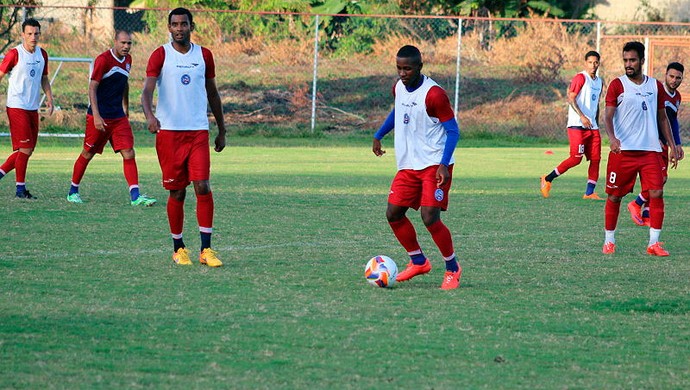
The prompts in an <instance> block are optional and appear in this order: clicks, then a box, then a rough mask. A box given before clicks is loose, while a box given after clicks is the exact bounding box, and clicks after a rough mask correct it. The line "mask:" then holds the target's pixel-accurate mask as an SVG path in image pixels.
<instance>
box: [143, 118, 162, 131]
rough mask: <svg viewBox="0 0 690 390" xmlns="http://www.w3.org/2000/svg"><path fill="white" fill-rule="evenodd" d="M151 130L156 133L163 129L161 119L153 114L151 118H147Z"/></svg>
mask: <svg viewBox="0 0 690 390" xmlns="http://www.w3.org/2000/svg"><path fill="white" fill-rule="evenodd" d="M146 122H147V125H148V129H149V132H151V134H156V133H157V132H159V131H160V129H161V121H159V120H158V118H156V117H155V116H152V117H151V118H149V119H147V120H146Z"/></svg>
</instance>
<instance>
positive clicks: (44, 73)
mask: <svg viewBox="0 0 690 390" xmlns="http://www.w3.org/2000/svg"><path fill="white" fill-rule="evenodd" d="M41 55H42V56H43V61H45V63H46V66H44V67H43V75H44V76H47V75H48V53H47V52H46V51H45V50H43V48H41Z"/></svg>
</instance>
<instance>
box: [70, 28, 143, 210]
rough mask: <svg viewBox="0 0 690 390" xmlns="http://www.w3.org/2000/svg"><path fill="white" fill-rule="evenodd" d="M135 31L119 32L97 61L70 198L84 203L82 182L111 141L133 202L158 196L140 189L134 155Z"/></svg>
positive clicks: (90, 85)
mask: <svg viewBox="0 0 690 390" xmlns="http://www.w3.org/2000/svg"><path fill="white" fill-rule="evenodd" d="M131 48H132V35H131V34H130V33H128V32H126V31H117V32H116V33H115V42H114V44H113V47H112V48H111V49H108V50H106V51H105V52H103V53H101V54H100V55H99V56H98V57H96V60H95V61H94V63H93V69H92V70H91V79H90V80H89V101H90V103H91V104H89V108H88V110H87V112H86V132H85V133H86V134H85V137H84V148H83V149H82V151H81V154H80V155H79V157H77V160H76V161H75V162H74V170H73V171H72V184H71V186H70V189H69V193H68V194H67V201H69V202H72V203H83V201H82V199H81V196H80V195H79V184H80V182H81V179H82V178H83V177H84V172H86V167H87V166H88V165H89V162H90V161H91V159H93V157H94V156H95V155H96V154H102V153H103V147H104V146H105V144H106V143H107V142H110V145H111V146H112V147H113V151H114V152H115V153H117V152H120V154H121V155H122V168H123V171H124V175H125V180H126V181H127V184H128V185H129V194H130V204H131V205H132V206H139V205H141V206H152V205H154V204H155V203H156V200H155V199H153V198H149V197H148V196H146V195H143V194H140V193H139V173H138V170H137V162H136V159H135V156H134V135H133V134H132V127H131V126H130V124H129V118H128V116H129V71H130V68H131V67H132V56H130V55H129V50H130V49H131Z"/></svg>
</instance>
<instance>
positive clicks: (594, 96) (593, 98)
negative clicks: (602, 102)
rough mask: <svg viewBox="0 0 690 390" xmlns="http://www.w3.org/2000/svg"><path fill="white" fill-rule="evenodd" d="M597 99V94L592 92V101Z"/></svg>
mask: <svg viewBox="0 0 690 390" xmlns="http://www.w3.org/2000/svg"><path fill="white" fill-rule="evenodd" d="M595 100H597V95H596V94H594V93H593V94H592V101H595Z"/></svg>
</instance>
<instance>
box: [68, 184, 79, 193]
mask: <svg viewBox="0 0 690 390" xmlns="http://www.w3.org/2000/svg"><path fill="white" fill-rule="evenodd" d="M78 192H79V187H78V186H75V185H74V184H70V186H69V194H68V195H72V194H76V193H78Z"/></svg>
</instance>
